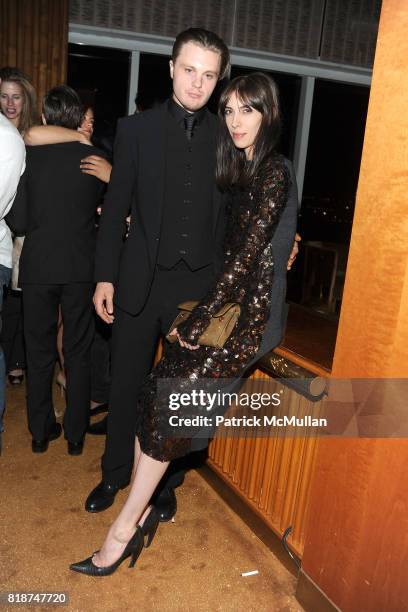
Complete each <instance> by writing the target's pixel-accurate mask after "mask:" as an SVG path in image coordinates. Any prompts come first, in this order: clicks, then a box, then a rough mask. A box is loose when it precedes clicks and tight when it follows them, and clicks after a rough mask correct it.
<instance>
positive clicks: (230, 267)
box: [178, 160, 290, 344]
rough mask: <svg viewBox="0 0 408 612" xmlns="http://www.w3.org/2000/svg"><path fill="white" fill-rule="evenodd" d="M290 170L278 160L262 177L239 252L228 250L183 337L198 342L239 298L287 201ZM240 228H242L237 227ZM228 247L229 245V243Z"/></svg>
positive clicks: (190, 318) (181, 332) (255, 191)
mask: <svg viewBox="0 0 408 612" xmlns="http://www.w3.org/2000/svg"><path fill="white" fill-rule="evenodd" d="M289 180H290V179H289V173H288V171H287V169H286V166H285V165H284V162H282V161H280V160H279V161H275V162H274V165H273V166H272V167H270V168H269V170H268V172H266V173H265V175H264V176H262V177H260V178H259V179H258V182H257V184H256V186H255V189H254V190H253V192H252V198H253V199H254V200H255V201H254V205H253V212H252V215H251V220H250V222H249V224H248V230H247V233H246V235H245V237H244V238H242V239H241V240H240V241H239V243H238V246H237V247H236V251H235V252H233V253H230V252H228V250H227V251H226V253H225V260H224V265H223V269H222V271H221V273H220V275H219V276H218V278H217V280H216V281H215V283H214V285H213V287H212V288H211V290H210V291H209V292H208V294H207V295H206V296H205V297H204V298H203V299H202V300H201V301H200V303H199V304H198V305H197V306H196V308H195V309H194V311H193V312H192V313H191V315H190V317H189V318H188V319H187V321H185V322H184V323H183V324H182V325H180V327H179V329H178V332H179V334H180V336H181V338H182V339H183V340H185V341H187V342H190V343H193V344H194V343H196V342H197V339H198V338H199V337H200V336H201V334H202V333H203V332H204V330H205V329H206V327H207V326H208V323H209V321H210V318H211V316H212V315H213V314H215V313H216V312H217V311H218V310H219V309H220V308H221V306H223V304H225V303H227V302H233V301H239V297H240V295H242V291H243V290H245V284H246V278H247V277H248V275H250V274H251V273H252V271H253V269H254V267H256V265H257V262H258V260H259V257H260V255H261V253H262V251H263V250H264V249H265V247H266V246H267V245H268V244H269V243H270V241H271V240H272V237H273V234H274V232H275V229H276V226H277V224H278V222H279V218H280V215H281V212H282V210H283V208H284V206H285V204H286V202H287V195H288V190H289ZM237 231H238V228H237ZM226 246H227V248H228V245H226Z"/></svg>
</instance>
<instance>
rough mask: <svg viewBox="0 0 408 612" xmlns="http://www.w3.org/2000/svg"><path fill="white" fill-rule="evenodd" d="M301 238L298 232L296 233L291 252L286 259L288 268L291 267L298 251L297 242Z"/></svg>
mask: <svg viewBox="0 0 408 612" xmlns="http://www.w3.org/2000/svg"><path fill="white" fill-rule="evenodd" d="M301 240H302V238H301V237H300V236H299V234H298V233H296V236H295V242H294V243H293V247H292V252H291V254H290V255H289V260H288V265H287V269H288V270H290V269H291V268H292V265H293V263H294V261H295V259H296V257H297V254H298V253H299V245H298V242H300V241H301Z"/></svg>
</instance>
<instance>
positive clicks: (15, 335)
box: [1, 288, 26, 372]
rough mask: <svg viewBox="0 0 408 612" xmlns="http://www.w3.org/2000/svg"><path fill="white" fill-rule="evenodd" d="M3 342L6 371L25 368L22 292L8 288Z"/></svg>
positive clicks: (2, 334)
mask: <svg viewBox="0 0 408 612" xmlns="http://www.w3.org/2000/svg"><path fill="white" fill-rule="evenodd" d="M1 344H2V346H3V350H4V357H5V360H6V371H7V372H10V370H18V369H20V368H21V369H23V370H24V369H25V367H26V356H25V346H24V338H23V308H22V292H21V291H13V290H12V289H10V288H9V289H8V290H7V292H6V295H5V298H4V304H3V328H2V330H1Z"/></svg>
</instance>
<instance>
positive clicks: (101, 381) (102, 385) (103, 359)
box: [91, 313, 112, 404]
mask: <svg viewBox="0 0 408 612" xmlns="http://www.w3.org/2000/svg"><path fill="white" fill-rule="evenodd" d="M94 320H95V335H94V339H93V342H92V347H91V400H93V401H94V402H98V403H101V404H105V403H107V402H108V401H109V391H110V384H111V374H110V368H111V366H110V353H111V336H112V327H111V325H108V323H105V322H104V321H102V319H101V318H100V317H98V315H97V314H96V313H94Z"/></svg>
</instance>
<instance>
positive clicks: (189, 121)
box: [184, 114, 196, 140]
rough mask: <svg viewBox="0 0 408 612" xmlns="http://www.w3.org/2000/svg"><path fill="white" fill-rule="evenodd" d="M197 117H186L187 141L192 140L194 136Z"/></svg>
mask: <svg viewBox="0 0 408 612" xmlns="http://www.w3.org/2000/svg"><path fill="white" fill-rule="evenodd" d="M195 120H196V118H195V116H194V115H190V114H189V115H186V116H185V117H184V128H185V130H186V136H187V140H191V138H192V136H193V129H194V123H195Z"/></svg>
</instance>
